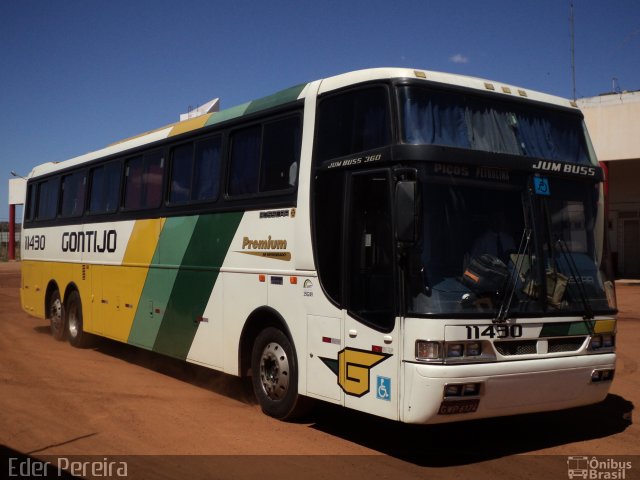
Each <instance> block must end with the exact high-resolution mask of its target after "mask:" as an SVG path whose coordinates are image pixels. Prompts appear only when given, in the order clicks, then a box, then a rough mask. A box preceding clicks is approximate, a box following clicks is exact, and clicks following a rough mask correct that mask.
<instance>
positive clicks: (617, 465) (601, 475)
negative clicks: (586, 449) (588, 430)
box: [567, 456, 631, 480]
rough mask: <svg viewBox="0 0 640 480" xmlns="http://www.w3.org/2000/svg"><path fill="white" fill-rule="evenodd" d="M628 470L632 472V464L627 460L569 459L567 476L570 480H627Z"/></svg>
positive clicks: (583, 457) (579, 457)
mask: <svg viewBox="0 0 640 480" xmlns="http://www.w3.org/2000/svg"><path fill="white" fill-rule="evenodd" d="M627 470H631V462H629V461H625V460H618V459H615V458H605V459H602V458H597V457H588V456H570V457H567V475H568V476H569V478H570V479H573V478H584V479H585V480H587V479H588V480H591V479H594V480H625V479H626V478H627Z"/></svg>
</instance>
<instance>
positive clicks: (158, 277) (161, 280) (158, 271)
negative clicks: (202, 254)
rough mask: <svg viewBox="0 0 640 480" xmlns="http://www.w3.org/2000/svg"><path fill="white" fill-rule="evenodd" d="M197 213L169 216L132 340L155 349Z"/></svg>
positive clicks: (143, 293) (145, 288) (146, 285)
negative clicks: (187, 215)
mask: <svg viewBox="0 0 640 480" xmlns="http://www.w3.org/2000/svg"><path fill="white" fill-rule="evenodd" d="M197 221H198V217H197V216H190V217H172V218H168V219H167V220H166V221H165V223H164V227H163V228H162V232H161V233H160V239H159V240H158V245H157V246H156V251H155V253H154V255H153V258H152V260H151V265H150V266H149V272H148V273H147V279H146V281H145V284H144V287H143V289H142V295H141V296H140V301H139V302H138V309H137V310H136V315H135V317H134V320H133V325H132V327H131V332H130V333H129V339H128V343H131V344H134V345H138V346H140V347H144V348H148V349H152V348H153V345H154V343H155V341H156V337H157V335H158V330H160V325H161V324H162V319H163V318H164V315H165V312H166V307H167V303H168V302H169V295H170V293H171V290H172V289H173V285H174V284H175V280H176V277H177V276H178V267H179V266H180V265H181V264H182V259H183V257H184V254H185V252H186V250H187V247H188V246H189V242H190V241H191V237H192V235H193V231H194V229H195V226H196V223H197Z"/></svg>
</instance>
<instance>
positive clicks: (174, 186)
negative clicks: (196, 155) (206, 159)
mask: <svg viewBox="0 0 640 480" xmlns="http://www.w3.org/2000/svg"><path fill="white" fill-rule="evenodd" d="M192 176H193V142H190V143H185V144H184V145H179V146H177V147H175V148H173V149H172V150H171V179H170V181H169V203H180V202H187V201H189V200H191V178H192Z"/></svg>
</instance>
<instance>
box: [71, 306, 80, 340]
mask: <svg viewBox="0 0 640 480" xmlns="http://www.w3.org/2000/svg"><path fill="white" fill-rule="evenodd" d="M78 328H79V325H78V315H77V311H76V309H75V307H71V308H70V309H69V334H70V335H71V336H72V337H74V338H75V337H76V336H77V335H78Z"/></svg>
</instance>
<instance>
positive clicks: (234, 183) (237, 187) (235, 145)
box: [229, 125, 262, 195]
mask: <svg viewBox="0 0 640 480" xmlns="http://www.w3.org/2000/svg"><path fill="white" fill-rule="evenodd" d="M261 137H262V127H261V126H260V125H256V126H253V127H249V128H245V129H243V130H239V131H237V132H235V133H234V134H233V136H232V137H231V165H230V166H229V168H230V172H229V195H247V194H251V193H257V192H258V173H259V168H260V140H261Z"/></svg>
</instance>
